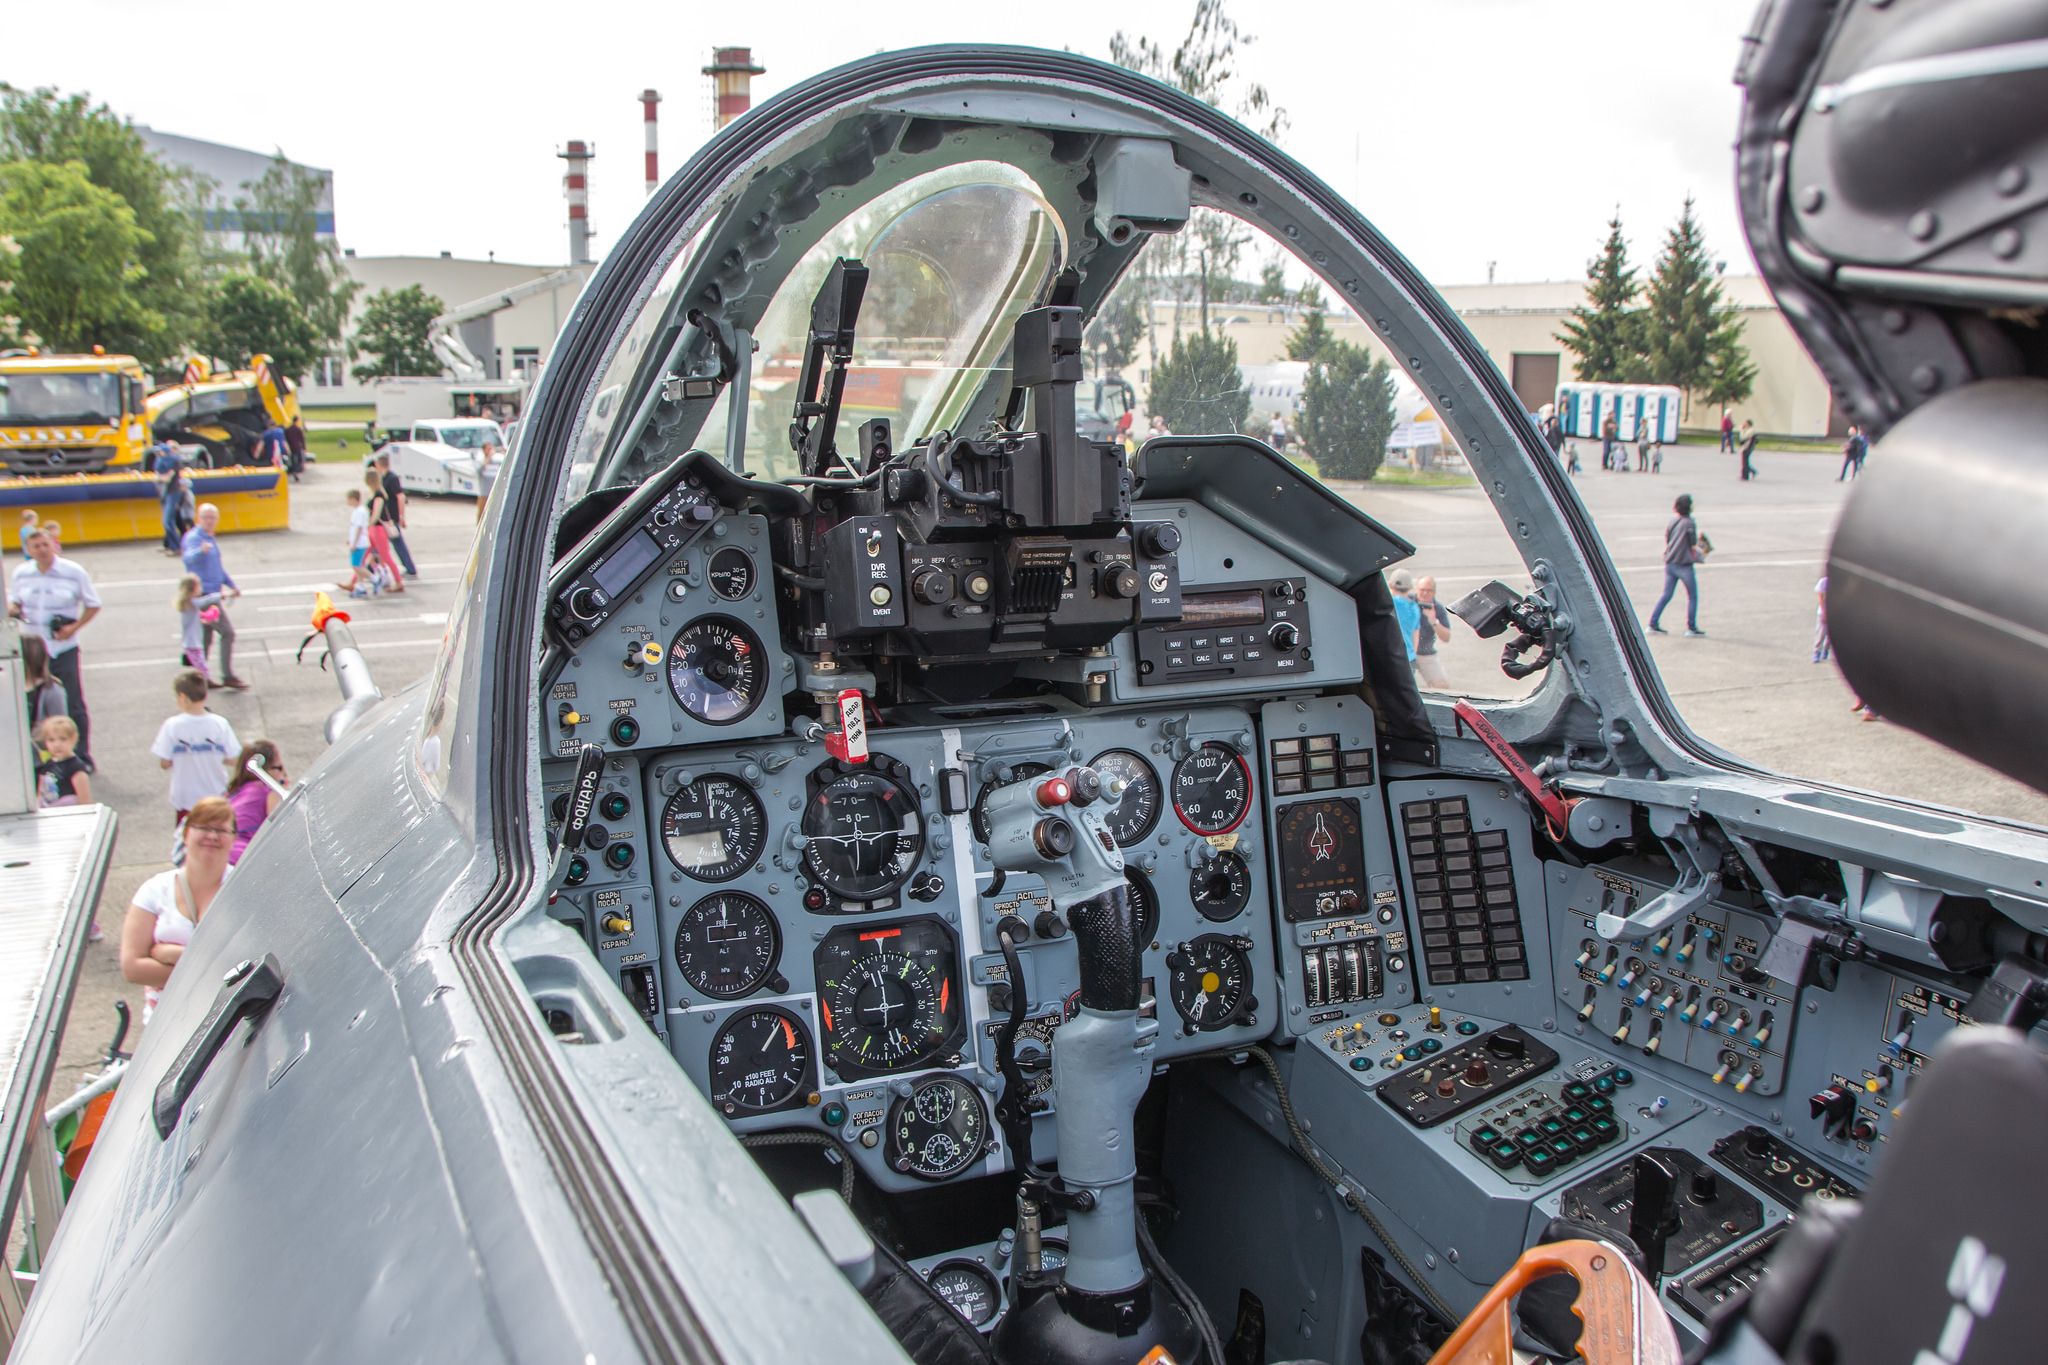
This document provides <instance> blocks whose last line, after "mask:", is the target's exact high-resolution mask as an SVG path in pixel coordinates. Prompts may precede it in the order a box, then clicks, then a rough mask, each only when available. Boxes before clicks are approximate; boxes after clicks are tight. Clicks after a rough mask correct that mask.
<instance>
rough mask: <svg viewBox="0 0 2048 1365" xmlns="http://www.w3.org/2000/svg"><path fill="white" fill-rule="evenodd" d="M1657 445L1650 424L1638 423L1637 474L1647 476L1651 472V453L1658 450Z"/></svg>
mask: <svg viewBox="0 0 2048 1365" xmlns="http://www.w3.org/2000/svg"><path fill="white" fill-rule="evenodd" d="M1656 445H1657V442H1656V439H1655V438H1654V437H1652V436H1651V435H1650V424H1649V423H1648V422H1639V423H1637V424H1636V473H1638V474H1647V473H1649V472H1650V452H1651V451H1652V450H1654V449H1655V448H1656Z"/></svg>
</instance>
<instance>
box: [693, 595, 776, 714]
mask: <svg viewBox="0 0 2048 1365" xmlns="http://www.w3.org/2000/svg"><path fill="white" fill-rule="evenodd" d="M668 690H669V691H670V692H672V693H674V694H675V699H676V705H678V706H680V707H682V708H683V710H684V711H685V712H686V713H688V714H689V715H690V716H691V717H693V718H695V719H697V720H700V721H702V722H704V723H705V724H706V725H731V724H733V723H735V722H737V721H742V720H745V719H746V718H747V717H748V716H750V715H752V714H753V713H754V708H755V707H757V706H759V705H760V704H761V699H762V698H763V697H764V696H766V695H767V691H768V651H767V650H765V649H763V648H762V647H761V641H760V640H759V639H758V638H756V637H755V635H754V632H752V631H750V630H748V629H747V628H746V627H745V626H743V625H741V624H740V623H739V622H737V621H735V620H733V619H731V618H730V617H726V616H706V617H703V618H701V619H699V620H696V621H692V622H691V623H690V624H689V625H687V626H684V627H683V628H682V629H681V630H679V631H677V632H676V638H675V639H673V640H671V641H670V642H669V646H668Z"/></svg>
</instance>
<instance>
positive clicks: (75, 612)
mask: <svg viewBox="0 0 2048 1365" xmlns="http://www.w3.org/2000/svg"><path fill="white" fill-rule="evenodd" d="M25 548H26V549H27V551H28V557H29V562H28V563H26V564H23V565H21V566H20V567H19V568H17V569H16V570H15V571H14V578H13V580H12V581H11V582H10V583H8V585H7V614H8V615H9V616H14V617H19V618H20V620H21V623H22V625H23V626H24V627H26V628H27V630H28V632H29V633H30V634H32V635H34V636H35V637H36V638H38V639H40V640H41V641H42V642H43V644H44V646H45V647H46V648H48V649H49V651H50V672H52V673H54V674H55V675H56V677H57V681H58V682H60V683H63V684H64V695H65V697H66V698H68V699H69V704H70V708H71V719H73V720H75V721H77V722H78V757H79V760H80V761H81V762H82V763H84V764H85V770H86V771H87V772H96V771H98V769H97V768H96V767H95V766H94V764H93V758H92V713H91V711H89V710H88V709H87V708H86V704H85V684H84V683H83V681H82V680H81V679H80V677H79V658H78V634H79V632H80V631H82V630H84V629H85V628H86V626H88V625H90V624H91V623H92V619H93V617H95V616H98V615H99V614H100V595H99V592H98V590H96V589H95V588H94V587H93V585H92V575H91V574H88V573H87V572H86V571H85V569H84V567H83V566H82V565H80V564H79V563H78V562H77V561H75V560H70V559H65V558H63V557H62V556H61V555H59V554H58V553H57V543H56V542H55V541H54V540H52V539H50V537H49V536H48V535H47V534H45V532H44V531H43V528H42V527H40V526H38V527H36V528H35V529H34V530H32V531H30V532H28V534H27V538H26V543H25Z"/></svg>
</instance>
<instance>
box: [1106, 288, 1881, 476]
mask: <svg viewBox="0 0 2048 1365" xmlns="http://www.w3.org/2000/svg"><path fill="white" fill-rule="evenodd" d="M1720 283H1721V291H1722V294H1723V296H1724V297H1725V298H1726V299H1727V301H1728V303H1729V306H1730V307H1732V308H1733V309H1735V311H1736V312H1737V313H1738V314H1739V315H1740V316H1741V319H1742V340H1743V344H1744V345H1745V346H1747V347H1748V348H1749V355H1750V359H1751V360H1752V361H1753V362H1754V363H1755V364H1756V370H1757V374H1756V387H1755V391H1754V392H1753V393H1752V394H1751V395H1750V397H1749V400H1748V401H1747V402H1745V403H1741V404H1738V405H1736V407H1735V409H1734V415H1735V419H1736V420H1737V421H1738V422H1739V421H1742V420H1743V419H1745V418H1747V419H1748V420H1750V421H1753V422H1755V423H1756V426H1757V430H1759V431H1761V432H1764V433H1766V434H1767V435H1772V436H1800V437H1823V436H1831V435H1838V434H1840V429H1841V426H1842V421H1841V419H1840V418H1839V417H1838V416H1837V415H1836V413H1835V408H1834V399H1833V396H1832V395H1831V393H1830V392H1829V390H1828V386H1827V382H1826V380H1824V379H1822V378H1821V373H1820V371H1819V369H1817V368H1816V367H1815V366H1814V363H1813V361H1812V360H1811V359H1809V358H1808V357H1807V354H1806V351H1805V350H1804V349H1803V348H1802V347H1801V346H1800V344H1799V341H1798V338H1797V337H1795V336H1794V335H1793V334H1792V329H1791V327H1789V326H1788V325H1787V324H1786V322H1785V320H1784V318H1783V317H1782V316H1780V315H1779V313H1778V307H1777V304H1776V302H1775V301H1773V300H1772V298H1771V296H1770V291H1769V290H1767V289H1766V288H1765V287H1764V283H1763V281H1762V280H1761V279H1758V278H1757V277H1756V276H1754V275H1728V276H1724V277H1722V279H1721V281H1720ZM1441 292H1442V294H1443V296H1444V298H1445V300H1446V301H1448V302H1449V303H1450V305H1451V308H1452V309H1453V310H1454V311H1455V312H1456V313H1457V314H1458V316H1459V317H1461V318H1463V319H1464V321H1465V325H1466V326H1467V327H1469V328H1470V329H1471V331H1472V335H1473V337H1474V338H1475V339H1476V340H1477V341H1478V342H1479V344H1480V345H1481V346H1484V347H1485V348H1486V351H1487V354H1488V355H1490V356H1492V357H1493V360H1494V363H1495V364H1497V365H1499V366H1500V370H1501V373H1502V374H1504V375H1506V376H1507V378H1508V382H1509V383H1511V384H1513V385H1514V388H1515V392H1516V393H1517V394H1519V395H1520V396H1521V399H1522V402H1523V403H1524V404H1525V405H1526V406H1527V408H1528V410H1529V411H1531V412H1534V411H1535V410H1536V409H1537V408H1539V407H1541V406H1542V405H1543V404H1545V403H1548V402H1550V401H1551V398H1552V396H1553V395H1554V394H1555V393H1556V391H1557V386H1558V385H1559V384H1561V383H1566V382H1569V381H1570V380H1572V379H1575V378H1577V377H1578V376H1577V370H1576V368H1575V367H1574V365H1573V360H1574V357H1573V355H1572V353H1571V352H1570V351H1568V350H1566V349H1565V347H1564V343H1562V342H1561V341H1559V340H1558V334H1559V333H1561V332H1562V331H1563V330H1564V325H1565V321H1566V319H1567V318H1568V317H1569V316H1570V314H1571V310H1572V309H1573V308H1575V307H1577V306H1578V305H1579V304H1581V303H1583V302H1584V301H1585V296H1586V285H1585V281H1583V280H1542V281H1536V282H1532V283H1521V284H1453V285H1444V286H1441ZM1302 317H1303V314H1302V311H1301V310H1300V309H1299V308H1294V307H1282V306H1279V305H1273V304H1244V303H1213V302H1212V303H1211V304H1210V305H1209V323H1210V326H1211V327H1219V328H1221V329H1222V330H1223V332H1224V334H1225V335H1227V336H1229V337H1230V338H1231V339H1233V340H1234V341H1236V342H1237V350H1238V360H1239V363H1240V364H1241V365H1243V366H1245V367H1247V368H1250V367H1255V366H1261V365H1269V364H1272V363H1273V362H1275V361H1280V360H1285V359H1286V358H1287V337H1288V335H1289V334H1290V333H1291V332H1293V331H1294V329H1295V328H1297V327H1299V326H1300V325H1301V322H1302ZM1326 321H1327V322H1328V323H1329V326H1330V330H1331V332H1332V334H1334V335H1335V336H1336V337H1337V339H1338V340H1340V341H1348V342H1352V343H1355V344H1360V345H1365V346H1368V347H1370V348H1372V349H1375V350H1381V349H1383V348H1381V347H1380V346H1379V343H1378V342H1377V341H1376V340H1375V339H1374V337H1373V335H1372V333H1371V332H1370V331H1369V330H1368V329H1367V328H1366V326H1365V324H1364V323H1362V322H1361V321H1359V319H1357V318H1356V317H1354V316H1352V315H1351V314H1350V313H1348V312H1346V311H1344V310H1341V309H1339V310H1336V311H1334V312H1332V313H1330V314H1329V315H1328V316H1327V318H1326ZM1200 325H1201V323H1200V319H1199V306H1198V305H1197V304H1196V303H1194V302H1192V301H1183V302H1179V303H1175V302H1171V301H1168V302H1159V303H1154V304H1153V305H1152V326H1151V327H1150V329H1149V336H1148V338H1147V342H1146V344H1144V345H1143V346H1141V347H1140V352H1139V357H1138V364H1137V369H1138V371H1139V374H1138V376H1137V381H1138V388H1139V390H1140V392H1142V391H1143V390H1144V387H1145V380H1146V378H1147V377H1149V375H1150V373H1151V369H1152V365H1153V354H1154V348H1155V347H1156V348H1157V353H1158V354H1161V355H1163V354H1164V353H1165V352H1166V351H1167V350H1168V349H1169V348H1170V347H1171V346H1172V344H1173V336H1174V331H1175V328H1176V327H1178V328H1180V329H1181V330H1183V331H1186V330H1192V329H1194V328H1197V327H1199V326H1200ZM1389 359H1391V360H1394V364H1395V365H1396V367H1397V368H1398V367H1399V366H1400V361H1399V360H1397V359H1394V358H1393V357H1389ZM1719 421H1720V414H1719V412H1718V411H1715V412H1701V411H1698V410H1694V411H1691V412H1688V413H1687V414H1686V417H1685V425H1686V426H1688V427H1694V428H1706V427H1713V426H1716V425H1718V424H1719Z"/></svg>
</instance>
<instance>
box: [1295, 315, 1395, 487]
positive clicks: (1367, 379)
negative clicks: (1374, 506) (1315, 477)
mask: <svg viewBox="0 0 2048 1365" xmlns="http://www.w3.org/2000/svg"><path fill="white" fill-rule="evenodd" d="M1300 426H1301V440H1302V444H1303V445H1305V446H1307V447H1308V451H1309V454H1311V455H1313V456H1315V460H1316V467H1317V468H1318V469H1319V470H1321V471H1322V475H1323V477H1324V478H1326V479H1370V478H1371V477H1372V476H1373V475H1374V474H1376V473H1378V472H1379V467H1380V465H1381V464H1382V463H1383V462H1384V461H1385V460H1386V458H1387V441H1388V439H1389V438H1390V437H1392V436H1393V434H1394V371H1393V367H1392V366H1390V365H1388V364H1387V360H1386V357H1385V356H1378V355H1374V354H1373V353H1372V352H1371V351H1369V350H1367V349H1366V348H1365V347H1363V346H1354V345H1352V344H1350V343H1349V342H1344V341H1334V342H1331V343H1330V344H1329V345H1328V346H1327V347H1325V348H1324V350H1323V351H1322V353H1321V357H1320V359H1319V360H1318V361H1317V362H1316V363H1315V364H1314V365H1312V366H1310V367H1309V372H1308V379H1307V380H1306V382H1304V383H1303V385H1302V393H1301V424H1300Z"/></svg>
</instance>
